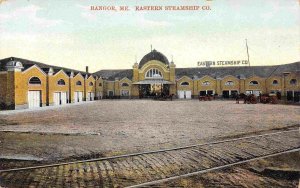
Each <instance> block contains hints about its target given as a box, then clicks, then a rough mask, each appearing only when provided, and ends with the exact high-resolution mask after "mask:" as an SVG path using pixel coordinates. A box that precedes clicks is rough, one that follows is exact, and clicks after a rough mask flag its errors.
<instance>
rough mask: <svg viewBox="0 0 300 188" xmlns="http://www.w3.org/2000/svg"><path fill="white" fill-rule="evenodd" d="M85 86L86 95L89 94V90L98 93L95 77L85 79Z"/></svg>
mask: <svg viewBox="0 0 300 188" xmlns="http://www.w3.org/2000/svg"><path fill="white" fill-rule="evenodd" d="M85 88H86V89H85V91H86V96H88V93H89V92H92V93H94V94H96V93H95V92H96V86H95V78H94V77H93V76H90V77H89V78H88V79H85ZM95 96H96V95H95Z"/></svg>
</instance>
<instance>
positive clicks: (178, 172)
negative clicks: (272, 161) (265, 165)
mask: <svg viewBox="0 0 300 188" xmlns="http://www.w3.org/2000/svg"><path fill="white" fill-rule="evenodd" d="M295 151H300V134H299V129H296V130H289V131H280V132H275V133H269V134H263V135H256V136H248V137H242V138H236V139H228V140H224V141H218V142H211V143H205V144H197V145H191V146H186V147H179V148H172V149H166V150H158V151H151V152H143V153H135V154H129V155H121V156H114V157H107V158H98V159H92V160H84V161H76V162H70V163H60V164H52V165H44V166H35V167H26V168H18V169H7V170H1V171H0V186H3V187H45V186H51V187H143V186H149V185H153V184H156V183H161V182H164V181H168V180H172V179H176V178H180V177H187V176H190V175H195V174H199V173H203V172H208V171H212V170H216V169H220V168H224V167H228V166H232V165H236V164H241V163H245V162H248V161H251V160H255V159H259V158H264V157H270V156H274V155H278V154H282V153H287V152H295Z"/></svg>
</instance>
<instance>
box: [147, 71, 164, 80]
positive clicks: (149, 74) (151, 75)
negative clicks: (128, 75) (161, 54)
mask: <svg viewBox="0 0 300 188" xmlns="http://www.w3.org/2000/svg"><path fill="white" fill-rule="evenodd" d="M145 77H146V78H162V73H161V72H160V71H159V70H158V69H150V70H148V71H147V72H146V76H145Z"/></svg>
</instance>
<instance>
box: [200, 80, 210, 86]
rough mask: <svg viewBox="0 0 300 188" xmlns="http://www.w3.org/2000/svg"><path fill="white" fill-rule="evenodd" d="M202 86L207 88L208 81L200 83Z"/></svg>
mask: <svg viewBox="0 0 300 188" xmlns="http://www.w3.org/2000/svg"><path fill="white" fill-rule="evenodd" d="M202 85H203V86H208V85H210V82H209V81H204V82H202Z"/></svg>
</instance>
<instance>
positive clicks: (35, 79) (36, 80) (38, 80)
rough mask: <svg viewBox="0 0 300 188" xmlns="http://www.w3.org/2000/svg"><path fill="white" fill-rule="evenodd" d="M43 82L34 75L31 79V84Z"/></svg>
mask: <svg viewBox="0 0 300 188" xmlns="http://www.w3.org/2000/svg"><path fill="white" fill-rule="evenodd" d="M41 83H42V82H41V80H40V79H39V78H38V77H32V78H31V79H30V80H29V84H34V85H40V84H41Z"/></svg>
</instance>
